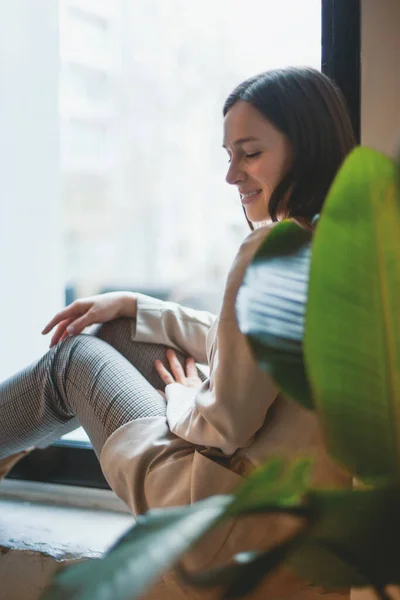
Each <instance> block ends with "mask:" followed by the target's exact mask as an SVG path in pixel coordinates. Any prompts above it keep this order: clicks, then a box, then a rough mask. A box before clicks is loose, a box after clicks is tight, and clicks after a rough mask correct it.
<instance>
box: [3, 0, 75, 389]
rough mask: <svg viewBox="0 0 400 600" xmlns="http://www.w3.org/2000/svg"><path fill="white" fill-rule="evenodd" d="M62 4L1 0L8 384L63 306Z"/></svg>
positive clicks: (36, 351)
mask: <svg viewBox="0 0 400 600" xmlns="http://www.w3.org/2000/svg"><path fill="white" fill-rule="evenodd" d="M57 6H58V2H54V1H53V0H34V2H32V0H12V1H10V0H0V380H1V379H3V378H4V377H6V376H8V375H10V374H11V373H12V372H14V371H15V370H16V369H19V368H21V367H22V366H24V365H25V364H26V363H27V362H30V361H32V360H33V359H34V358H36V357H37V356H39V355H40V354H41V353H42V352H43V351H44V350H45V349H47V347H48V339H47V338H44V337H43V336H41V334H40V332H41V330H42V329H43V327H44V325H45V324H46V323H47V321H48V320H50V318H51V317H52V316H53V314H54V312H55V311H57V310H59V309H60V308H61V306H62V303H63V284H64V276H63V266H62V254H61V250H62V231H61V223H60V193H59V177H58V169H59V156H58V155H59V140H58V128H59V118H58V97H57V94H58V64H59V58H58V57H59V48H58V8H57Z"/></svg>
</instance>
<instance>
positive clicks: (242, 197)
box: [240, 190, 262, 204]
mask: <svg viewBox="0 0 400 600" xmlns="http://www.w3.org/2000/svg"><path fill="white" fill-rule="evenodd" d="M261 192H262V190H255V191H254V192H249V193H248V194H240V200H241V202H242V204H250V202H252V201H253V200H254V199H255V198H257V197H258V196H259V195H260V194H261Z"/></svg>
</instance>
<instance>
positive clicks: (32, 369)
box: [0, 330, 166, 459]
mask: <svg viewBox="0 0 400 600" xmlns="http://www.w3.org/2000/svg"><path fill="white" fill-rule="evenodd" d="M104 331H106V330H104ZM101 335H102V334H101ZM146 346H149V347H147V348H146ZM154 346H155V345H153V344H149V345H147V344H143V345H142V347H141V349H139V348H138V353H137V357H138V360H139V356H140V361H141V365H142V368H143V369H144V370H146V369H147V367H148V368H149V369H150V367H151V365H152V364H153V362H154V360H155V359H156V358H163V357H164V355H165V352H164V348H162V347H158V348H157V347H154ZM157 349H158V352H157V351H156V350H157ZM139 350H140V351H139ZM149 352H150V353H149ZM154 377H155V379H152V381H154V383H155V384H156V385H159V387H161V383H160V384H159V383H158V380H157V377H156V374H155V373H154ZM165 412H166V407H165V401H164V399H163V397H162V396H161V395H160V394H159V393H158V392H157V390H156V389H155V388H154V387H153V386H152V385H151V384H150V383H149V381H147V379H146V378H145V377H144V376H143V375H142V374H141V373H140V372H139V371H138V369H137V368H136V367H135V366H133V365H132V364H131V363H130V362H129V361H128V360H127V359H126V358H125V357H124V356H122V354H121V353H120V352H118V351H117V350H116V349H115V348H113V347H111V345H110V344H108V343H106V342H105V341H103V340H102V339H98V337H96V336H93V335H78V336H75V337H69V338H67V339H65V340H64V341H63V342H60V343H59V344H57V346H55V347H54V348H52V349H51V350H49V352H47V353H46V354H45V355H44V356H43V357H42V358H41V359H40V360H38V361H37V362H35V363H33V364H32V365H31V366H29V367H27V368H26V369H24V370H23V371H21V372H20V373H18V374H17V375H14V376H13V377H11V378H10V379H8V380H6V381H5V382H4V383H2V384H0V459H1V458H3V457H5V456H9V455H10V454H13V453H16V452H19V451H21V450H24V449H26V448H28V447H30V446H36V447H45V446H47V445H49V444H50V443H52V442H53V441H55V440H56V439H58V438H59V437H60V436H61V435H64V434H65V433H67V432H69V431H72V430H73V429H76V428H77V427H79V425H82V426H83V427H84V429H85V430H86V432H87V434H88V436H89V438H90V440H91V442H92V444H93V447H94V449H95V452H96V454H97V456H99V455H100V452H101V449H102V447H103V444H104V442H105V441H106V439H107V438H108V437H109V436H110V435H111V434H112V433H113V431H115V430H116V429H117V428H118V427H120V426H121V425H123V424H124V423H127V422H129V421H132V420H134V419H138V418H141V417H151V416H164V415H165Z"/></svg>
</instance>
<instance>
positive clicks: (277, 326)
mask: <svg viewBox="0 0 400 600" xmlns="http://www.w3.org/2000/svg"><path fill="white" fill-rule="evenodd" d="M311 237H312V232H310V231H306V230H305V229H303V228H301V227H299V226H298V225H296V224H295V223H293V222H291V221H283V222H282V223H280V224H279V225H277V226H275V227H274V228H273V229H272V230H271V232H270V233H269V235H268V237H267V238H266V240H265V241H264V243H263V244H262V246H261V247H260V248H259V250H258V251H257V253H256V255H255V256H254V258H253V261H252V262H251V263H250V265H249V266H248V268H247V270H246V274H245V277H244V281H243V284H242V286H241V288H240V290H239V294H238V298H237V304H236V309H237V316H238V322H239V326H240V329H241V331H242V333H244V334H245V335H246V336H247V337H248V340H249V343H250V345H251V347H252V349H253V351H254V353H255V355H256V357H257V360H258V361H259V364H260V366H261V368H263V369H264V370H265V371H267V372H268V373H270V374H271V376H272V377H273V378H274V379H275V381H276V382H277V384H278V386H279V387H280V389H281V390H282V391H283V392H284V393H285V394H287V395H288V396H291V397H292V398H294V399H295V400H297V401H298V402H300V403H301V404H303V405H304V406H306V407H307V408H312V407H313V402H312V397H311V391H310V386H309V383H308V381H307V376H306V372H305V367H304V358H303V335H304V322H305V311H306V301H307V288H308V277H309V268H310V254H311Z"/></svg>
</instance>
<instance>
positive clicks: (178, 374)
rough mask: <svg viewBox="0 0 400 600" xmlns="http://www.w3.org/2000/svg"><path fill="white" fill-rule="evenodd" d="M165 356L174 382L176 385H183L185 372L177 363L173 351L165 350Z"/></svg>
mask: <svg viewBox="0 0 400 600" xmlns="http://www.w3.org/2000/svg"><path fill="white" fill-rule="evenodd" d="M166 355H167V358H168V362H169V364H170V367H171V371H172V374H173V376H174V377H175V379H176V381H177V382H178V383H184V381H185V379H186V375H185V371H184V370H183V367H182V365H181V363H180V362H179V360H178V357H177V356H176V354H175V352H174V350H171V349H169V350H167V352H166Z"/></svg>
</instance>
